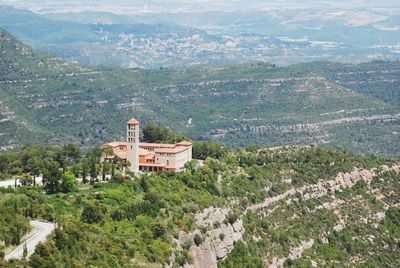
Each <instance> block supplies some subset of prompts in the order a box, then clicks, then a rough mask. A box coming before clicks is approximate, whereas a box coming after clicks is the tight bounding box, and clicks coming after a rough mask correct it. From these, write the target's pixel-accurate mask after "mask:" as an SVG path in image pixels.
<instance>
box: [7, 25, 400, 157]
mask: <svg viewBox="0 0 400 268" xmlns="http://www.w3.org/2000/svg"><path fill="white" fill-rule="evenodd" d="M0 44H1V46H0V53H1V59H2V62H3V63H4V64H2V65H1V67H0V68H1V69H0V99H1V102H0V129H1V131H0V149H1V150H9V149H15V148H21V146H23V145H24V144H26V143H27V141H29V142H30V143H36V144H43V143H46V144H52V145H65V144H69V143H71V144H75V145H78V146H79V147H84V148H90V147H92V146H95V145H99V144H102V143H106V142H110V141H113V140H123V137H124V134H125V133H124V131H125V123H126V121H127V120H128V119H130V118H131V117H136V118H139V119H140V120H141V122H143V123H144V124H148V123H152V124H156V125H163V126H167V127H168V128H169V129H171V130H173V131H175V132H179V133H182V134H183V135H186V136H188V137H190V138H191V139H193V140H216V141H221V142H224V143H225V144H228V145H229V146H233V147H242V146H246V145H248V144H258V145H260V146H279V145H290V144H299V145H318V146H324V147H329V148H337V147H345V148H348V150H350V151H352V152H353V153H361V154H365V155H369V154H374V155H393V156H396V155H398V151H399V150H400V148H399V143H398V142H397V141H398V132H399V129H398V126H399V120H400V119H399V116H400V115H399V105H400V95H399V93H398V88H399V83H400V80H399V77H400V75H399V70H400V68H399V62H398V61H392V62H381V61H374V62H370V63H363V64H357V65H353V64H341V63H330V62H314V63H307V64H298V65H291V66H287V67H279V66H275V65H270V64H266V63H248V64H241V65H224V66H219V65H204V66H203V65H200V66H193V67H190V68H181V69H168V68H163V69H160V70H147V69H121V68H111V67H85V66H79V65H76V64H73V63H69V62H66V61H63V60H61V59H59V58H54V57H51V56H49V55H46V54H43V53H41V52H37V51H35V50H32V49H31V48H29V47H27V46H26V45H24V44H23V43H21V42H20V41H18V40H16V39H15V38H14V37H12V36H11V35H10V34H8V33H7V32H5V31H4V30H0Z"/></svg>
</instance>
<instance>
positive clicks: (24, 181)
mask: <svg viewBox="0 0 400 268" xmlns="http://www.w3.org/2000/svg"><path fill="white" fill-rule="evenodd" d="M19 181H20V182H21V185H23V186H30V185H32V183H33V180H32V176H31V174H29V173H24V174H22V176H21V177H20V178H19Z"/></svg>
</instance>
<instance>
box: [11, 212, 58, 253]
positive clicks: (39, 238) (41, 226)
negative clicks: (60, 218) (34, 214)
mask: <svg viewBox="0 0 400 268" xmlns="http://www.w3.org/2000/svg"><path fill="white" fill-rule="evenodd" d="M30 224H31V226H32V227H33V228H34V229H36V230H37V232H36V233H35V234H34V235H32V236H31V237H29V238H28V240H26V241H25V242H23V243H22V244H20V245H19V246H18V247H17V248H16V249H14V250H13V251H11V252H10V253H8V254H6V255H5V258H4V259H5V260H9V259H21V258H22V257H23V253H24V244H25V243H26V246H27V248H28V256H30V255H32V253H33V252H34V251H35V247H36V245H37V244H39V242H43V241H45V240H46V239H47V236H48V235H49V234H51V232H52V231H53V230H54V229H55V228H56V225H55V224H54V223H50V222H42V221H33V220H32V221H30Z"/></svg>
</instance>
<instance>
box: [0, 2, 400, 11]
mask: <svg viewBox="0 0 400 268" xmlns="http://www.w3.org/2000/svg"><path fill="white" fill-rule="evenodd" d="M0 5H10V6H13V7H17V8H26V9H29V10H31V11H34V12H38V13H65V12H85V11H93V12H110V13H115V14H135V13H169V12H205V11H248V10H269V9H304V8H305V9H307V8H316V9H329V8H339V9H352V8H357V9H363V8H366V9H370V8H386V9H387V8H389V9H391V8H396V9H397V8H400V2H399V1H395V0H390V1H375V0H374V1H362V0H359V1H342V0H339V1H313V0H301V1H294V0H282V1H280V0H272V1H262V0H247V1H245V0H214V1H212V0H203V1H195V0H163V1H161V0H152V1H145V0H139V1H134V2H133V1H126V0H125V1H116V2H114V3H112V4H110V3H109V1H105V0H98V1H94V0H88V1H81V0H79V1H76V0H75V1H63V0H61V1H37V0H28V1H21V0H2V1H0Z"/></svg>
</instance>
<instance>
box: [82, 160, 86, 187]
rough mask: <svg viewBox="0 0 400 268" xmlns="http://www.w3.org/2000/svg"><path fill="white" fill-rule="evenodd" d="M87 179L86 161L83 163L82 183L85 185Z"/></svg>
mask: <svg viewBox="0 0 400 268" xmlns="http://www.w3.org/2000/svg"><path fill="white" fill-rule="evenodd" d="M86 177H87V165H86V160H84V161H83V162H82V182H83V183H87V180H86Z"/></svg>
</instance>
